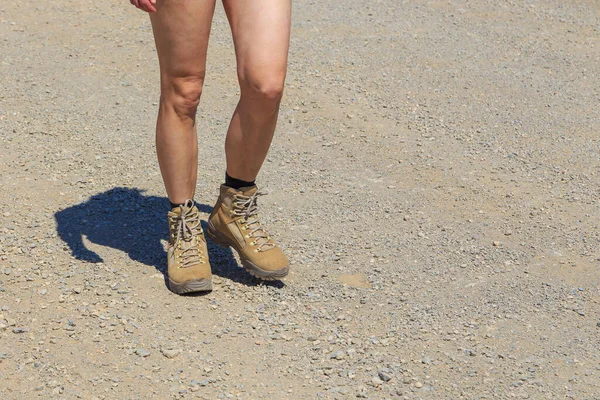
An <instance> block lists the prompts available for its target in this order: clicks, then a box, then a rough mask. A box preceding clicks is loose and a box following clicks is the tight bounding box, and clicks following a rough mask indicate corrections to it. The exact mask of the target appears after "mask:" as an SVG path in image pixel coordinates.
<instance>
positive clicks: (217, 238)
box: [206, 185, 289, 280]
mask: <svg viewBox="0 0 600 400" xmlns="http://www.w3.org/2000/svg"><path fill="white" fill-rule="evenodd" d="M264 194H265V193H263V192H260V191H259V190H257V188H256V186H250V187H244V188H241V189H239V190H237V189H234V188H231V187H229V186H225V185H221V193H220V195H219V199H218V200H217V204H215V207H214V208H213V211H212V213H211V215H210V218H209V219H208V228H207V230H206V236H208V237H209V238H210V239H211V240H212V241H213V242H215V243H217V244H219V245H221V246H224V247H227V246H231V247H233V248H234V249H235V250H236V251H237V252H238V254H239V255H240V259H241V261H242V265H243V267H244V269H246V271H248V272H249V273H250V274H252V275H254V276H255V277H257V278H260V279H264V280H274V279H280V278H283V277H284V276H286V275H287V274H288V271H289V267H288V264H289V263H288V259H287V257H286V256H285V254H283V251H281V249H280V248H279V247H278V246H277V245H276V244H275V242H274V241H273V239H272V238H271V236H269V233H268V232H267V231H266V229H265V227H264V226H263V225H262V224H261V223H260V220H259V217H258V206H257V204H256V200H257V198H258V197H259V196H262V195H264Z"/></svg>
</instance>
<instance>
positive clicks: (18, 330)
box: [12, 326, 29, 333]
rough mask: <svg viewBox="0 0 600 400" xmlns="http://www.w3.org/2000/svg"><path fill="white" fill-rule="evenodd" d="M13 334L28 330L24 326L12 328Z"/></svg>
mask: <svg viewBox="0 0 600 400" xmlns="http://www.w3.org/2000/svg"><path fill="white" fill-rule="evenodd" d="M12 331H13V333H25V332H29V328H27V327H25V326H18V327H16V328H13V330H12Z"/></svg>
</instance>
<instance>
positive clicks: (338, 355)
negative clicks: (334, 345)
mask: <svg viewBox="0 0 600 400" xmlns="http://www.w3.org/2000/svg"><path fill="white" fill-rule="evenodd" d="M345 356H346V354H345V353H344V351H343V350H338V351H336V352H335V353H333V354H332V355H331V358H333V359H336V360H343V359H344V357H345Z"/></svg>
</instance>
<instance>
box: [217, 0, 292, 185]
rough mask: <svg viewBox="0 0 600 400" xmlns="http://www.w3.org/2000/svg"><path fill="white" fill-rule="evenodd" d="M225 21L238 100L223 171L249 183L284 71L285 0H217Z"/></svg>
mask: <svg viewBox="0 0 600 400" xmlns="http://www.w3.org/2000/svg"><path fill="white" fill-rule="evenodd" d="M223 5H224V7H225V11H226V13H227V17H228V18H229V24H230V25H231V32H232V34H233V41H234V45H235V53H236V57H237V69H238V79H239V82H240V89H241V97H240V101H239V103H238V105H237V108H236V110H235V112H234V114H233V117H232V119H231V123H230V125H229V130H228V131H227V138H226V140H225V154H226V157H227V173H228V174H229V175H230V176H232V177H234V178H237V179H242V180H245V181H253V180H254V179H255V178H256V176H257V175H258V171H259V170H260V167H261V166H262V164H263V162H264V160H265V157H266V156H267V152H268V151H269V147H270V146H271V140H272V139H273V133H274V132H275V125H276V123H277V114H278V112H279V103H280V101H281V96H282V94H283V85H284V81H285V74H286V70H287V57H288V48H289V42H290V26H291V9H292V4H291V0H260V1H240V0H223Z"/></svg>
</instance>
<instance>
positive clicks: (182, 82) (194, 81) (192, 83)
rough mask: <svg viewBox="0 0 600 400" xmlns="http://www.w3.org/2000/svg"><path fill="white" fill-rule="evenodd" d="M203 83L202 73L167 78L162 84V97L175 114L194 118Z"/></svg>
mask: <svg viewBox="0 0 600 400" xmlns="http://www.w3.org/2000/svg"><path fill="white" fill-rule="evenodd" d="M203 84H204V75H203V74H201V75H193V76H186V77H178V78H171V79H168V82H166V83H165V84H163V88H162V99H163V101H164V102H166V103H167V104H168V106H170V107H172V109H173V110H174V111H175V113H176V114H177V115H179V116H182V117H183V116H185V117H191V118H194V117H195V116H196V111H197V110H198V104H200V96H201V95H202V86H203Z"/></svg>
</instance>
